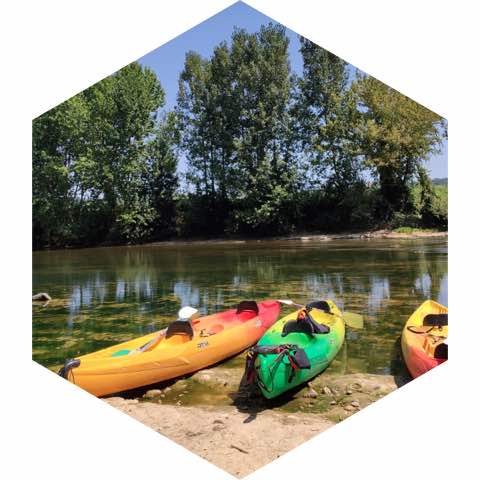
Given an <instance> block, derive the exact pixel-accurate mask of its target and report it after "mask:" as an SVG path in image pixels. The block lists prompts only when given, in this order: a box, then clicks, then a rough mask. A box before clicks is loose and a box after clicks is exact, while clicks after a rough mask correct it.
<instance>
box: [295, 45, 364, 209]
mask: <svg viewBox="0 0 480 480" xmlns="http://www.w3.org/2000/svg"><path fill="white" fill-rule="evenodd" d="M300 45H301V47H300V52H301V54H302V58H303V77H301V78H299V79H298V95H297V101H296V107H295V116H296V118H297V121H298V124H299V138H300V140H301V144H302V147H303V148H304V150H305V153H306V154H307V158H309V159H310V163H311V166H312V170H313V172H312V173H313V178H314V179H318V180H320V181H321V182H324V183H325V190H326V192H327V194H329V195H331V196H333V197H334V198H335V201H336V202H338V201H342V200H344V199H345V197H346V195H347V193H348V191H349V190H350V189H352V188H354V187H355V185H356V184H358V183H359V181H360V178H359V174H360V170H361V162H360V156H359V155H358V148H357V143H356V136H355V134H356V124H357V121H358V110H357V104H356V99H355V96H354V95H353V94H352V92H351V91H350V87H349V71H348V65H347V63H346V62H345V61H343V60H342V59H341V58H339V57H337V56H336V55H334V54H332V53H330V52H328V51H327V50H325V49H323V48H322V47H320V46H318V45H316V44H315V43H313V42H311V41H310V40H307V39H306V38H303V37H301V38H300Z"/></svg>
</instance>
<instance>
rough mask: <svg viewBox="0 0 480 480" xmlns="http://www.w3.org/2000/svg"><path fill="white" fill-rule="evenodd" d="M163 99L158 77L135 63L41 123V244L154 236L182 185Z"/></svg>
mask: <svg viewBox="0 0 480 480" xmlns="http://www.w3.org/2000/svg"><path fill="white" fill-rule="evenodd" d="M163 102H164V92H163V89H162V87H161V85H160V83H159V81H158V80H157V78H156V76H155V74H154V73H153V72H152V71H151V70H149V69H147V68H142V67H141V66H140V65H139V64H137V63H133V64H130V65H128V66H127V67H125V68H123V69H122V70H120V71H118V72H117V73H115V74H113V75H112V76H110V77H108V78H106V79H104V80H102V81H100V82H98V83H97V84H95V85H93V86H92V87H90V88H89V89H87V90H85V91H84V92H81V93H80V94H78V95H76V96H75V97H72V98H71V99H69V100H67V101H66V102H64V103H62V104H61V105H59V106H58V107H56V108H54V109H52V110H50V111H48V112H46V113H45V114H44V115H42V116H40V117H39V118H37V119H35V120H34V122H33V234H34V244H36V245H50V246H56V245H64V244H75V243H80V244H83V243H100V242H102V241H105V240H109V241H114V242H116V241H120V242H138V241H141V240H144V239H146V238H149V236H150V234H151V233H152V232H153V231H154V230H155V228H156V227H155V226H154V225H155V224H156V223H158V220H159V218H158V216H159V214H160V212H161V209H159V208H158V207H159V202H161V201H164V202H167V203H170V204H171V203H172V194H173V191H174V190H175V186H176V173H175V170H176V158H175V157H174V156H172V151H171V150H172V146H171V145H172V141H170V140H169V138H168V136H167V134H166V133H165V131H166V129H168V128H169V127H168V125H166V124H164V123H162V122H158V121H157V111H158V109H159V108H160V107H161V106H162V105H163ZM152 170H153V171H155V170H156V171H161V172H162V173H161V174H157V175H156V176H155V175H154V176H153V177H152V175H149V174H148V173H149V172H150V171H152ZM165 190H166V191H167V193H165ZM162 192H163V193H162ZM162 199H163V200H162Z"/></svg>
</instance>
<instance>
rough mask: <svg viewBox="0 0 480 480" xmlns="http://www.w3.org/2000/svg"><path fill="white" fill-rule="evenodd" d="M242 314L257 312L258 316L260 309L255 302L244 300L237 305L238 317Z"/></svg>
mask: <svg viewBox="0 0 480 480" xmlns="http://www.w3.org/2000/svg"><path fill="white" fill-rule="evenodd" d="M242 312H255V314H256V315H258V312H259V309H258V305H257V302H256V301H255V300H243V301H241V302H240V303H239V304H238V305H237V315H238V314H239V313H242Z"/></svg>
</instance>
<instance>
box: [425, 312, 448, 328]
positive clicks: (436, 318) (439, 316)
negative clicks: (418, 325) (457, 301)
mask: <svg viewBox="0 0 480 480" xmlns="http://www.w3.org/2000/svg"><path fill="white" fill-rule="evenodd" d="M423 325H424V326H426V327H445V326H446V325H448V313H429V314H428V315H425V317H424V318H423Z"/></svg>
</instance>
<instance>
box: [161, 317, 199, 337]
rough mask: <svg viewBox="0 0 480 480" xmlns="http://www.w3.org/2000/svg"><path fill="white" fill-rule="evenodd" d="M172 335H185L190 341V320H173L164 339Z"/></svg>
mask: <svg viewBox="0 0 480 480" xmlns="http://www.w3.org/2000/svg"><path fill="white" fill-rule="evenodd" d="M173 335H187V336H188V337H189V338H190V340H191V339H192V338H193V328H192V324H191V323H190V320H175V321H174V322H172V323H171V324H170V325H169V326H168V328H167V331H166V333H165V338H170V337H172V336H173Z"/></svg>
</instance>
